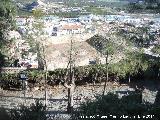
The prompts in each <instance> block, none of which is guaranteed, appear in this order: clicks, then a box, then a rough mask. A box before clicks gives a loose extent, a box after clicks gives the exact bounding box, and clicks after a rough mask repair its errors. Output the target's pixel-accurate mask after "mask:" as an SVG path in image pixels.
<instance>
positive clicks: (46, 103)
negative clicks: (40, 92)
mask: <svg viewBox="0 0 160 120" xmlns="http://www.w3.org/2000/svg"><path fill="white" fill-rule="evenodd" d="M47 76H48V73H47V67H46V70H45V107H47V105H48V102H47Z"/></svg>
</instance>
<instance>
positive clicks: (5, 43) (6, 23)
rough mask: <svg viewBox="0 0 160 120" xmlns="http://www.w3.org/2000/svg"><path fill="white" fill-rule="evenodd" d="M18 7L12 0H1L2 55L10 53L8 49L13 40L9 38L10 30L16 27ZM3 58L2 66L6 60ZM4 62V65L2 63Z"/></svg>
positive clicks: (0, 45)
mask: <svg viewBox="0 0 160 120" xmlns="http://www.w3.org/2000/svg"><path fill="white" fill-rule="evenodd" d="M15 15H16V8H15V6H14V5H13V3H12V1H11V0H0V54H1V57H2V56H5V55H7V57H9V55H8V50H9V49H10V45H11V44H12V42H13V40H8V35H7V34H8V32H9V31H11V30H13V29H15ZM2 60H3V59H1V66H4V64H5V61H2ZM2 63H3V65H2Z"/></svg>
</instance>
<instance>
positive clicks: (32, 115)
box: [0, 101, 49, 120]
mask: <svg viewBox="0 0 160 120" xmlns="http://www.w3.org/2000/svg"><path fill="white" fill-rule="evenodd" d="M0 117H1V120H49V119H48V117H47V116H46V107H45V106H44V105H43V104H42V103H41V102H40V101H36V102H35V103H33V104H31V105H30V106H29V107H27V106H24V105H22V106H20V108H19V109H11V110H6V109H4V108H0Z"/></svg>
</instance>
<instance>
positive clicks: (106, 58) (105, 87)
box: [103, 51, 108, 96]
mask: <svg viewBox="0 0 160 120" xmlns="http://www.w3.org/2000/svg"><path fill="white" fill-rule="evenodd" d="M106 70H107V73H106V80H105V84H104V89H103V96H104V94H105V91H106V86H107V82H108V51H107V56H106Z"/></svg>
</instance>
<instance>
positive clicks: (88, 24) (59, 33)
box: [16, 14, 160, 68]
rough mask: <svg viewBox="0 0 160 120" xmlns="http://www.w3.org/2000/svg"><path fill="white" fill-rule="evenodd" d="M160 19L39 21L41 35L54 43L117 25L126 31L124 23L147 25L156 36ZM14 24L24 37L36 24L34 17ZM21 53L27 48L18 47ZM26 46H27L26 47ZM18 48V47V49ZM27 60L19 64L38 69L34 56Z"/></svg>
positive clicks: (113, 17)
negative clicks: (71, 36) (68, 37)
mask: <svg viewBox="0 0 160 120" xmlns="http://www.w3.org/2000/svg"><path fill="white" fill-rule="evenodd" d="M159 19H160V18H159V17H151V18H149V17H139V18H138V17H135V16H133V15H98V16H96V15H92V14H90V15H82V16H79V17H77V18H60V17H57V16H53V15H50V16H45V17H42V18H41V19H40V22H41V23H43V28H42V30H43V34H45V35H47V36H48V37H50V38H54V39H52V43H54V40H55V41H56V40H57V39H58V37H63V39H65V38H67V36H68V35H75V36H79V35H82V36H83V35H84V34H87V33H89V34H93V35H95V34H99V33H107V31H109V30H110V29H111V28H112V27H113V24H110V23H113V22H114V23H117V25H118V26H119V27H122V28H123V29H128V26H125V24H124V23H129V24H131V25H134V26H135V27H143V26H144V25H146V24H148V25H149V26H150V33H152V34H154V35H158V33H159V32H160V30H159V26H160V20H159ZM16 22H17V25H18V30H19V33H20V34H23V35H25V34H26V33H27V34H30V33H34V32H35V28H34V23H37V20H36V19H35V18H34V17H27V18H26V17H17V18H16ZM20 46H21V47H22V51H26V52H27V51H28V48H27V47H26V48H25V47H24V45H23V44H21V45H20ZM27 46H28V45H27ZM19 48H20V47H19ZM28 58H29V59H27V58H24V59H21V60H20V61H21V64H22V63H23V65H25V64H26V63H28V64H29V65H31V66H32V67H33V66H34V68H36V67H38V61H37V60H36V54H35V55H33V54H31V53H29V54H28ZM57 68H58V67H57Z"/></svg>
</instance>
